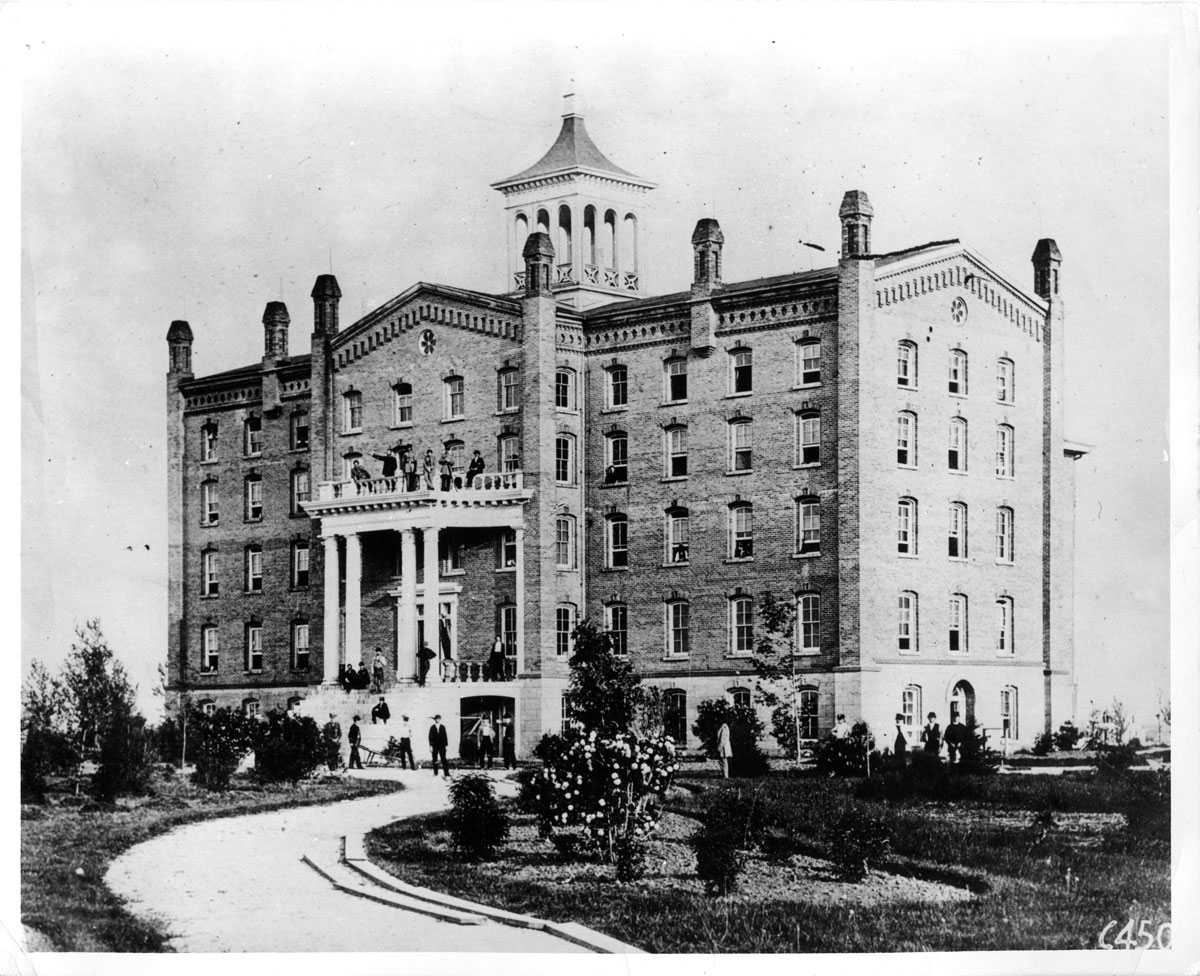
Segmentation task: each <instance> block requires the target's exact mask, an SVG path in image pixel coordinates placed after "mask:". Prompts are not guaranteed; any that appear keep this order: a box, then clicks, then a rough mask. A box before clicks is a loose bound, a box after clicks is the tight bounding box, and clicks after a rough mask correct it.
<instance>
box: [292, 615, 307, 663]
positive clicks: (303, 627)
mask: <svg viewBox="0 0 1200 976" xmlns="http://www.w3.org/2000/svg"><path fill="white" fill-rule="evenodd" d="M292 667H293V668H295V669H296V670H297V671H307V670H308V624H293V625H292Z"/></svg>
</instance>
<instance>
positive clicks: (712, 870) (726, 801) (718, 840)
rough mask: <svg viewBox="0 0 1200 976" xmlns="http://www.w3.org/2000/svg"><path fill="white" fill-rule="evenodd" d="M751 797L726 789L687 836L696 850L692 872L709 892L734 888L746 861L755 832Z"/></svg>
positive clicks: (723, 892) (726, 890)
mask: <svg viewBox="0 0 1200 976" xmlns="http://www.w3.org/2000/svg"><path fill="white" fill-rule="evenodd" d="M755 812H756V810H755V802H754V798H753V797H751V796H747V795H746V794H744V793H742V791H741V790H726V791H723V792H722V793H721V794H720V795H719V796H717V797H716V799H714V801H713V802H712V804H711V805H710V806H709V809H708V813H707V815H706V816H705V818H704V823H703V825H702V826H701V827H700V828H699V829H698V830H697V831H696V832H695V833H693V834H692V836H691V838H690V839H689V843H690V844H691V847H692V850H694V851H695V852H696V874H697V875H698V876H699V878H700V880H701V881H703V882H704V887H705V890H707V891H708V893H709V894H712V895H726V894H729V892H731V891H733V890H734V889H735V888H736V887H737V879H738V876H739V875H740V874H741V873H742V870H743V868H744V867H745V864H746V856H745V853H744V851H745V850H746V849H747V848H749V847H750V846H752V844H753V839H752V838H753V836H754V835H755V833H756V832H757V830H756V823H755V820H756V818H755Z"/></svg>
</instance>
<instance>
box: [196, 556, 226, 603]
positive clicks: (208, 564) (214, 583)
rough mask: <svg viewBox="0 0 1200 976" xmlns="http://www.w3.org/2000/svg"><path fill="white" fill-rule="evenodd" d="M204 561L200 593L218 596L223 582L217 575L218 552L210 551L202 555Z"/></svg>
mask: <svg viewBox="0 0 1200 976" xmlns="http://www.w3.org/2000/svg"><path fill="white" fill-rule="evenodd" d="M201 559H202V562H203V564H204V565H203V570H202V576H201V579H200V593H201V595H203V596H216V595H217V594H218V593H219V592H220V591H221V582H220V579H219V578H218V575H217V554H216V553H215V552H212V551H209V552H206V553H204V555H203V556H202V557H201Z"/></svg>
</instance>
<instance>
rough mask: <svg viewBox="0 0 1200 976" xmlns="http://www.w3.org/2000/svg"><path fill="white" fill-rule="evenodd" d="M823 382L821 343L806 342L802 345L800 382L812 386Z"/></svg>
mask: <svg viewBox="0 0 1200 976" xmlns="http://www.w3.org/2000/svg"><path fill="white" fill-rule="evenodd" d="M820 382H821V343H819V342H805V343H803V344H802V345H801V346H800V384H801V385H802V386H811V385H813V384H816V383H820Z"/></svg>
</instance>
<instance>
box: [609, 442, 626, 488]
mask: <svg viewBox="0 0 1200 976" xmlns="http://www.w3.org/2000/svg"><path fill="white" fill-rule="evenodd" d="M607 447H608V466H607V467H606V468H605V471H604V483H605V484H609V485H612V484H620V483H621V482H624V481H628V480H629V438H628V437H626V436H625V435H624V434H612V435H610V436H609V437H608V444H607Z"/></svg>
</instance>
